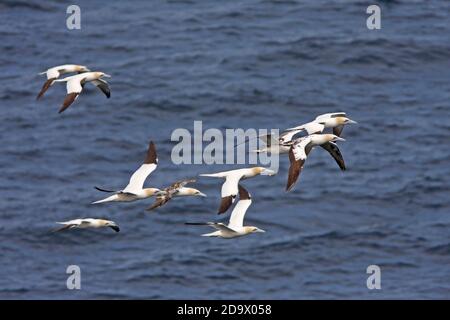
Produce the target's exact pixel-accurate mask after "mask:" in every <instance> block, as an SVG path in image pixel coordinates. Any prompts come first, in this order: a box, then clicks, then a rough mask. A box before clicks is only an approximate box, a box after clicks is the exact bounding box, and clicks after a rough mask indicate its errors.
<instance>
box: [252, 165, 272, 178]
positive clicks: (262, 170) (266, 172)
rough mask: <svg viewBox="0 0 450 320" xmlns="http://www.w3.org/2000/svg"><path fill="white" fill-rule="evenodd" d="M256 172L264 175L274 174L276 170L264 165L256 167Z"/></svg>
mask: <svg viewBox="0 0 450 320" xmlns="http://www.w3.org/2000/svg"><path fill="white" fill-rule="evenodd" d="M255 172H256V174H260V175H262V176H273V175H275V174H276V172H275V171H273V170H270V169H267V168H264V167H256V168H255Z"/></svg>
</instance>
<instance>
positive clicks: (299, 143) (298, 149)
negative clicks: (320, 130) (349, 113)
mask: <svg viewBox="0 0 450 320" xmlns="http://www.w3.org/2000/svg"><path fill="white" fill-rule="evenodd" d="M334 141H345V139H342V138H340V137H338V136H336V135H334V134H312V135H309V136H306V137H301V138H298V139H296V140H293V141H292V142H291V143H290V144H291V149H290V150H289V161H290V163H291V165H290V167H289V176H288V181H287V185H286V191H290V190H291V189H292V188H293V187H294V185H295V183H296V182H297V179H298V176H299V175H300V171H301V170H302V169H303V165H304V163H305V160H306V158H307V157H308V155H309V153H310V152H311V150H312V149H313V148H314V147H316V146H322V147H323V148H324V149H325V150H327V151H328V152H329V153H330V155H331V156H332V157H333V158H334V160H335V161H336V163H337V164H338V165H339V167H340V168H341V170H345V163H344V159H343V157H342V154H341V152H340V150H339V148H338V147H337V145H336V144H335V143H334Z"/></svg>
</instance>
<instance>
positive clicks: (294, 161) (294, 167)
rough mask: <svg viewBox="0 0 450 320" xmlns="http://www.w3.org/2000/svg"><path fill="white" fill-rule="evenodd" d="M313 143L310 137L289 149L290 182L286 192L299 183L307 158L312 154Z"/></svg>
mask: <svg viewBox="0 0 450 320" xmlns="http://www.w3.org/2000/svg"><path fill="white" fill-rule="evenodd" d="M311 149H312V143H311V139H310V138H309V137H306V138H305V139H301V140H300V141H299V142H298V143H295V144H293V145H292V146H291V148H290V149H289V161H290V163H291V165H290V166H289V174H288V181H287V184H286V191H290V190H291V189H292V188H293V187H294V185H295V184H296V183H297V180H298V177H299V175H300V172H301V171H302V169H303V165H304V164H305V161H306V158H307V157H308V154H309V153H310V152H311Z"/></svg>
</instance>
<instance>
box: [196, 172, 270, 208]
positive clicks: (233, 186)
mask: <svg viewBox="0 0 450 320" xmlns="http://www.w3.org/2000/svg"><path fill="white" fill-rule="evenodd" d="M274 174H276V172H275V171H273V170H270V169H267V168H263V167H253V168H244V169H237V170H230V171H224V172H218V173H211V174H201V175H200V176H202V177H214V178H223V179H225V182H224V183H223V185H222V191H221V195H222V200H221V202H220V207H219V210H218V214H221V213H224V212H226V211H227V210H228V208H230V206H231V204H232V203H233V202H234V200H235V198H236V196H237V194H238V184H239V181H240V180H241V179H248V178H252V177H255V176H257V175H268V176H273V175H274Z"/></svg>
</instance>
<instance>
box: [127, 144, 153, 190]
mask: <svg viewBox="0 0 450 320" xmlns="http://www.w3.org/2000/svg"><path fill="white" fill-rule="evenodd" d="M157 165H158V158H157V154H156V147H155V144H154V143H153V141H150V144H149V146H148V150H147V154H146V157H145V160H144V163H143V164H142V165H141V166H140V167H139V169H137V170H136V171H135V172H134V173H133V175H132V176H131V178H130V181H129V183H128V185H127V186H126V187H125V189H123V192H130V193H134V194H137V193H139V192H140V191H141V190H142V188H143V186H144V182H145V180H146V179H147V177H148V176H149V175H150V174H151V173H152V172H153V171H154V170H155V169H156V167H157Z"/></svg>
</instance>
